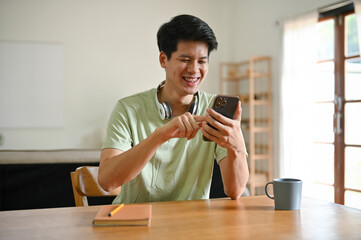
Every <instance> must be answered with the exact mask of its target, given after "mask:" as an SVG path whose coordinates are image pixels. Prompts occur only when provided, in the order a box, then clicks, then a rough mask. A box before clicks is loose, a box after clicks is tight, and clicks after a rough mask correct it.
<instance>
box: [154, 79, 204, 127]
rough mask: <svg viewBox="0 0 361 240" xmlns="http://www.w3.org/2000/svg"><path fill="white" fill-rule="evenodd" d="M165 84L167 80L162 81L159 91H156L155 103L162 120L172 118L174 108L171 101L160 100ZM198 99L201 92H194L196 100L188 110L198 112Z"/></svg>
mask: <svg viewBox="0 0 361 240" xmlns="http://www.w3.org/2000/svg"><path fill="white" fill-rule="evenodd" d="M164 85H165V81H163V82H161V83H160V84H159V85H158V88H157V92H156V93H155V103H156V105H157V108H158V112H159V116H160V118H161V119H162V120H164V119H170V118H172V108H171V107H170V105H169V103H167V102H162V103H160V102H159V101H158V93H159V92H160V90H161V89H162V88H163V87H164ZM198 99H199V94H198V92H196V93H195V94H194V101H193V102H192V104H191V106H190V107H189V110H188V112H190V113H191V114H197V110H198Z"/></svg>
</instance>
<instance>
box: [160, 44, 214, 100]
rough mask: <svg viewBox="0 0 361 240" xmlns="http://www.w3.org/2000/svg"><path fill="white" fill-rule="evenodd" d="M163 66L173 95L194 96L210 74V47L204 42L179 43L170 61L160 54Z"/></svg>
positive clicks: (163, 54)
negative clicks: (208, 73)
mask: <svg viewBox="0 0 361 240" xmlns="http://www.w3.org/2000/svg"><path fill="white" fill-rule="evenodd" d="M160 62H161V66H162V67H163V68H164V69H165V70H166V85H167V86H168V87H167V88H168V90H169V91H170V93H171V94H177V95H178V96H180V97H182V96H186V95H193V94H195V93H196V92H197V91H198V88H199V86H200V85H201V83H202V82H203V80H204V79H205V77H206V75H207V72H208V45H207V44H206V43H203V42H196V41H188V42H182V41H180V42H178V45H177V51H175V52H173V53H172V56H171V58H170V59H168V58H167V56H166V55H165V53H163V52H162V53H161V54H160Z"/></svg>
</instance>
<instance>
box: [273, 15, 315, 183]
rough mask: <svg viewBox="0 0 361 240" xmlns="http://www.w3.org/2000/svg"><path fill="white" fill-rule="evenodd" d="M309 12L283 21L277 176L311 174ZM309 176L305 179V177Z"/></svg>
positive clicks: (312, 17)
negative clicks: (278, 164) (278, 172)
mask: <svg viewBox="0 0 361 240" xmlns="http://www.w3.org/2000/svg"><path fill="white" fill-rule="evenodd" d="M317 18H318V13H317V12H313V13H309V14H307V15H304V16H300V17H297V18H294V19H288V20H286V21H284V23H283V59H282V60H283V62H282V69H281V71H282V72H281V74H282V75H281V76H282V78H281V95H280V102H281V108H280V177H292V178H301V179H302V180H303V181H304V183H305V182H307V181H308V182H311V179H309V177H310V176H312V174H311V171H312V154H311V148H312V121H311V118H312V108H313V104H312V102H313V101H312V100H313V99H312V84H313V79H314V77H315V70H316V69H315V68H316V61H317V36H316V24H317ZM308 179H309V180H308Z"/></svg>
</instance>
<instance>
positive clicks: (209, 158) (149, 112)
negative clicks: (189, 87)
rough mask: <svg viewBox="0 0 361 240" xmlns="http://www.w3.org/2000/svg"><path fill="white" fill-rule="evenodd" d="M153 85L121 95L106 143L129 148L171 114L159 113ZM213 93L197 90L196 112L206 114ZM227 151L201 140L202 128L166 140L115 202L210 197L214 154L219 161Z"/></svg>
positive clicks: (211, 102) (123, 148)
mask: <svg viewBox="0 0 361 240" xmlns="http://www.w3.org/2000/svg"><path fill="white" fill-rule="evenodd" d="M156 91H157V90H156V89H155V88H154V89H151V90H148V91H146V92H142V93H139V94H136V95H132V96H129V97H126V98H123V99H121V100H119V101H118V102H117V104H116V106H115V108H114V110H113V112H112V114H111V117H110V120H109V124H108V129H107V137H106V139H105V142H104V144H103V149H104V148H116V149H120V150H122V151H127V150H129V149H130V148H132V147H133V146H136V145H137V144H138V143H140V142H142V141H143V140H144V139H146V138H147V137H148V136H149V135H150V134H152V133H153V132H154V130H155V129H156V128H158V127H160V126H162V125H164V124H166V123H167V122H169V121H171V119H168V120H167V119H166V120H162V119H161V118H160V116H159V113H158V110H157V106H156V102H155V101H156V100H155V94H156ZM214 98H215V95H211V94H208V93H204V92H199V101H198V110H197V115H204V114H205V112H206V111H205V110H206V108H210V107H211V106H212V104H213V101H214ZM226 156H227V150H226V149H224V148H222V147H220V146H218V145H217V144H215V143H214V142H205V141H203V134H202V132H201V131H198V133H197V135H196V136H195V137H194V138H193V139H191V140H187V139H186V138H173V139H170V140H168V141H167V142H166V143H164V144H163V145H162V146H161V147H160V148H159V149H158V150H157V151H156V153H155V155H154V156H153V157H152V159H151V160H150V161H149V162H148V163H147V164H146V166H145V167H144V169H143V170H142V171H141V172H140V174H139V175H138V176H137V177H135V178H134V179H133V180H132V181H130V182H128V183H126V184H124V185H123V186H122V188H121V192H120V194H119V195H118V196H117V197H116V198H115V200H114V202H113V203H114V204H118V203H136V202H154V201H175V200H191V199H207V198H209V191H210V185H211V179H212V171H213V162H214V159H216V160H217V162H219V161H220V160H222V159H223V158H224V157H226Z"/></svg>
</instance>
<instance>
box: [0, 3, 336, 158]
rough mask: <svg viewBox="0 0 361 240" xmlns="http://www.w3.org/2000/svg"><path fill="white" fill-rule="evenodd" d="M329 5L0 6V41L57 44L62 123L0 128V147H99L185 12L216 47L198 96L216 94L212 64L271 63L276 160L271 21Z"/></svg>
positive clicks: (275, 38)
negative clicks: (166, 31) (165, 28)
mask: <svg viewBox="0 0 361 240" xmlns="http://www.w3.org/2000/svg"><path fill="white" fill-rule="evenodd" d="M336 1H337V0H317V1H314V0H303V1H299V0H255V1H246V0H239V1H237V0H196V1H195V0H177V1H175V0H138V1H128V0H127V1H126V0H123V1H121V0H103V1H101V0H77V1H76V0H75V1H74V0H32V1H27V0H12V1H7V0H0V40H7V41H21V42H39V43H49V42H50V43H60V44H63V45H64V47H65V109H64V111H65V113H64V115H65V122H66V123H65V126H64V127H62V128H58V129H45V128H38V129H0V134H1V135H2V136H3V145H2V146H0V148H3V149H58V148H99V147H100V145H101V141H102V139H103V135H104V131H105V128H106V123H107V120H108V117H109V114H110V112H111V110H112V108H113V106H114V105H115V102H116V101H117V100H118V99H119V98H121V97H124V96H127V95H129V94H133V93H136V92H139V91H143V90H146V89H149V88H152V87H156V86H157V84H158V83H159V82H160V81H161V80H163V78H164V73H163V71H162V69H161V68H160V67H159V64H158V49H157V45H156V32H157V30H158V28H159V26H160V25H161V24H162V23H164V22H166V21H168V20H169V19H170V18H171V17H172V16H174V15H177V14H182V13H188V14H194V15H196V16H198V17H200V18H202V19H203V20H205V21H206V22H207V23H208V24H209V25H210V26H211V27H212V28H213V30H214V31H215V33H216V36H217V38H218V41H219V43H220V45H219V49H218V51H216V52H214V53H213V54H211V59H210V71H209V74H208V78H207V81H206V82H204V84H203V86H202V90H204V91H208V92H212V93H217V92H218V63H219V62H220V61H239V60H245V59H247V58H248V57H249V56H251V55H269V56H271V57H272V59H273V90H274V106H273V110H274V130H275V134H274V139H275V159H277V158H278V151H277V146H278V138H279V137H278V133H277V132H278V129H279V127H278V121H277V120H278V115H279V109H278V105H279V99H278V95H279V91H278V89H279V77H280V74H279V68H280V60H281V46H282V45H281V39H282V37H281V36H282V31H281V30H282V29H281V27H280V25H277V24H276V22H277V21H279V20H281V21H282V20H283V19H285V18H288V17H292V16H295V15H299V14H302V13H304V12H308V11H311V10H315V9H317V8H319V7H322V6H325V5H328V4H330V3H333V2H336ZM10 104H11V103H10ZM0 114H1V113H0Z"/></svg>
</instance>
